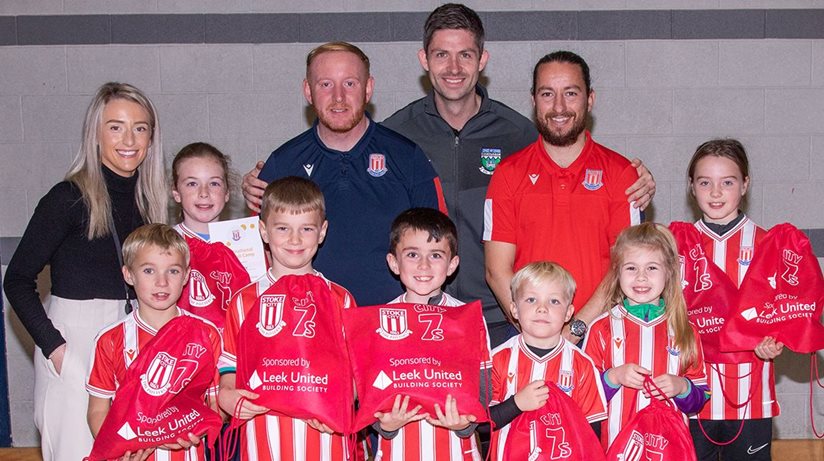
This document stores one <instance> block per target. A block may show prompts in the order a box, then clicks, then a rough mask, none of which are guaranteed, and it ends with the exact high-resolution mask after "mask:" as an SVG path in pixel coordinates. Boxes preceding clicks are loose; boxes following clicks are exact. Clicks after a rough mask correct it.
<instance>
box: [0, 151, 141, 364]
mask: <svg viewBox="0 0 824 461" xmlns="http://www.w3.org/2000/svg"><path fill="white" fill-rule="evenodd" d="M101 168H102V169H103V176H104V178H105V181H106V187H107V188H108V190H109V195H110V197H111V201H112V216H113V218H114V223H115V227H116V229H117V234H118V236H119V237H120V241H121V243H122V242H123V240H125V239H126V237H127V236H128V235H129V233H131V232H132V231H133V230H134V229H136V228H137V227H140V226H141V225H142V224H143V219H142V217H141V216H140V211H139V210H138V207H137V202H136V200H135V187H136V185H137V173H135V175H134V176H132V177H130V178H124V177H121V176H118V175H117V174H115V173H114V172H112V171H111V170H109V169H108V168H106V167H105V166H102V167H101ZM88 219H89V212H88V210H87V209H86V206H85V205H84V203H83V197H82V194H81V192H80V189H78V188H77V186H75V185H74V184H73V183H70V182H68V181H63V182H60V183H58V184H57V185H55V186H54V187H52V189H51V190H50V191H49V192H48V193H47V194H46V195H45V196H43V198H42V199H40V203H38V204H37V208H36V209H35V210H34V214H33V215H32V217H31V220H30V221H29V224H28V227H26V231H25V233H24V234H23V237H22V239H21V240H20V244H19V245H18V246H17V250H16V251H15V252H14V256H12V258H11V261H10V262H9V266H8V269H7V270H6V278H5V280H4V283H3V284H4V287H5V291H6V296H7V297H8V299H9V303H10V304H11V306H12V308H13V309H14V310H15V312H16V313H17V316H18V317H19V318H20V321H21V322H22V323H23V326H24V327H25V328H26V330H27V331H28V332H29V334H30V335H31V336H32V338H33V339H34V342H35V344H37V346H38V347H40V349H42V351H43V355H45V356H46V357H48V356H50V355H51V353H52V352H53V351H54V350H55V349H57V347H59V346H60V345H61V344H63V343H65V342H66V340H65V339H64V338H63V336H62V335H61V334H60V332H59V331H58V330H57V329H56V328H55V327H54V324H53V323H52V321H51V320H50V319H49V318H48V316H47V315H46V311H45V309H44V308H43V304H42V302H41V301H40V296H39V295H38V293H37V275H38V274H39V273H40V272H41V271H42V270H43V268H45V267H46V265H51V292H52V294H53V295H55V296H59V297H61V298H67V299H73V300H87V299H95V298H97V299H124V298H125V296H126V294H125V285H124V282H123V275H122V273H121V271H120V263H119V261H118V257H117V250H116V247H115V244H114V239H113V237H112V236H111V235H107V236H105V237H101V238H95V239H92V240H88V239H87V237H86V236H87V232H88Z"/></svg>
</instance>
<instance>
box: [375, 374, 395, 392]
mask: <svg viewBox="0 0 824 461" xmlns="http://www.w3.org/2000/svg"><path fill="white" fill-rule="evenodd" d="M391 385H392V380H391V379H390V378H389V376H387V375H386V373H384V372H383V371H381V372H380V373H378V377H377V378H375V382H374V383H372V387H376V388H378V389H380V390H384V389H386V388H387V387H389V386H391Z"/></svg>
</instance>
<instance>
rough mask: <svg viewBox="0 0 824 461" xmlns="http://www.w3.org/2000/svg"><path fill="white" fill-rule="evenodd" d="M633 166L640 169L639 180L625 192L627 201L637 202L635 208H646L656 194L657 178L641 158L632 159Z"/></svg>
mask: <svg viewBox="0 0 824 461" xmlns="http://www.w3.org/2000/svg"><path fill="white" fill-rule="evenodd" d="M632 166H633V167H635V169H636V170H638V180H637V181H635V182H634V183H633V184H632V185H631V186H629V189H627V190H626V191H625V192H624V193H625V194H627V201H629V202H630V203H631V202H635V205H634V206H635V208H638V209H641V210H644V209H646V207H647V206H648V205H649V204H650V203H651V202H652V197H654V196H655V178H653V177H652V172H651V171H649V170H648V169H647V167H646V166H645V165H644V163H643V162H642V161H641V160H640V159H637V158H634V159H632Z"/></svg>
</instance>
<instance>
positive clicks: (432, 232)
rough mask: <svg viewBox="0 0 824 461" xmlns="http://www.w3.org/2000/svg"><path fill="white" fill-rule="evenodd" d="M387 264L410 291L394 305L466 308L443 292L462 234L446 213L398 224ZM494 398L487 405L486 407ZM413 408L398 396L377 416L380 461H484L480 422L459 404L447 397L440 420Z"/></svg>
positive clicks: (408, 217)
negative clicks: (478, 431) (478, 429)
mask: <svg viewBox="0 0 824 461" xmlns="http://www.w3.org/2000/svg"><path fill="white" fill-rule="evenodd" d="M386 262H387V263H388V264H389V268H390V269H391V270H392V272H393V273H395V275H397V276H399V277H400V280H401V283H403V286H404V288H406V291H405V292H404V293H403V294H402V295H400V296H398V297H397V298H395V299H393V300H392V301H390V302H389V303H390V304H393V303H419V304H431V305H436V306H453V307H454V306H461V305H463V304H464V303H463V302H461V301H459V300H457V299H455V298H453V297H452V296H450V295H449V294H447V293H445V292H444V291H443V285H444V283H446V279H447V278H448V277H449V276H451V275H452V274H453V273H454V272H455V270H456V269H457V268H458V263H459V258H458V233H457V230H456V228H455V224H454V223H453V222H452V220H450V219H449V217H447V216H446V215H445V214H443V213H442V212H440V211H438V210H435V209H431V208H411V209H409V210H406V211H404V212H403V213H401V214H400V215H398V217H396V218H395V220H394V222H393V223H392V229H391V231H390V236H389V253H388V254H387V255H386ZM489 366H490V362H489V356H488V355H487V356H486V357H484V363H483V364H482V367H481V368H482V370H481V373H482V379H481V386H482V388H481V395H486V394H487V392H486V387H485V386H486V384H485V383H486V382H487V379H484V376H488V374H485V373H488V370H489ZM487 402H488V398H487V399H486V400H485V401H484V405H486V404H487ZM420 410H421V407H420V406H417V407H415V408H411V409H410V408H409V397H408V396H402V395H400V394H399V395H398V396H396V397H395V402H394V406H393V408H392V410H391V411H389V412H387V413H380V412H378V413H376V414H375V418H377V419H378V421H377V422H376V423H375V424H374V425H373V427H374V428H375V430H376V431H378V433H379V437H378V447H377V450H376V453H375V461H381V460H392V461H439V460H446V461H452V460H455V461H457V460H464V459H472V460H478V461H480V459H481V455H480V452H479V450H478V447H477V443H476V440H475V437H474V431H475V428H476V426H477V424H474V417H472V416H469V417H467V416H466V415H462V414H460V412H459V409H458V408H457V405H456V403H455V399H454V398H452V396H447V398H446V402H445V403H444V406H443V410H442V409H441V407H440V406H439V405H437V404H436V406H435V411H436V414H434V415H428V414H425V413H421V412H420Z"/></svg>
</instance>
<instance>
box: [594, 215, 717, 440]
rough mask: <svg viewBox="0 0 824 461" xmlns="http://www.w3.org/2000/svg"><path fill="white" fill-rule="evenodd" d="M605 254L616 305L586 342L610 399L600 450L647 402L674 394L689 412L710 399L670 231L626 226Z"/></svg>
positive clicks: (678, 404)
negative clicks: (648, 386)
mask: <svg viewBox="0 0 824 461" xmlns="http://www.w3.org/2000/svg"><path fill="white" fill-rule="evenodd" d="M610 259H611V262H610V270H609V272H608V273H607V276H606V281H605V283H606V284H607V287H608V291H607V293H609V296H610V299H611V301H612V302H613V303H615V304H614V306H613V307H612V308H610V309H609V310H608V311H607V312H605V313H604V314H602V315H601V316H600V317H598V319H596V321H595V322H594V323H593V325H592V328H591V329H590V331H589V333H588V335H587V337H586V339H585V343H584V351H585V352H586V353H587V354H588V355H589V356H590V357H591V358H592V360H593V361H594V362H595V366H596V367H597V368H598V369H599V371H600V372H601V377H602V380H603V383H604V391H605V393H606V396H607V401H608V409H607V413H608V416H607V419H606V420H605V421H604V422H603V424H602V426H601V429H602V431H601V442H602V444H603V445H604V448H605V449H606V448H608V447H609V445H611V444H612V443H613V441H614V440H615V439H616V437H617V436H618V434H619V433H620V431H621V429H622V428H623V427H624V426H625V425H626V424H627V423H628V422H629V421H630V420H631V419H632V418H633V416H635V415H636V414H637V413H638V412H639V411H641V410H643V409H644V408H646V407H647V406H649V405H650V402H651V401H652V400H664V399H672V401H673V403H674V404H675V406H676V407H677V408H678V409H679V410H680V412H681V413H683V414H684V415H689V414H693V413H696V412H697V411H698V410H700V409H701V406H702V405H704V403H705V402H706V399H707V395H706V392H707V386H706V375H705V372H704V354H703V351H702V348H701V342H700V340H699V337H698V331H697V330H696V328H695V327H694V326H693V325H692V324H691V323H689V319H688V318H687V308H686V303H685V301H684V295H683V293H682V292H681V273H680V272H681V271H680V267H679V266H680V265H679V257H678V251H677V249H676V245H675V239H674V238H673V236H672V234H671V233H670V232H669V231H668V230H667V229H666V227H663V226H661V225H658V224H654V223H644V224H640V225H637V226H633V227H630V228H627V229H624V231H622V232H621V234H619V235H618V239H617V240H616V243H615V246H614V247H613V248H612V252H611V258H610ZM647 378H650V379H652V382H653V383H654V384H655V386H657V387H655V388H653V391H652V392H650V391H649V390H646V389H645V388H644V386H643V384H644V380H645V379H647ZM683 421H684V424H683V426H682V427H681V428H682V429H683V430H684V431H685V432H686V420H685V419H684V420H683Z"/></svg>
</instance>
